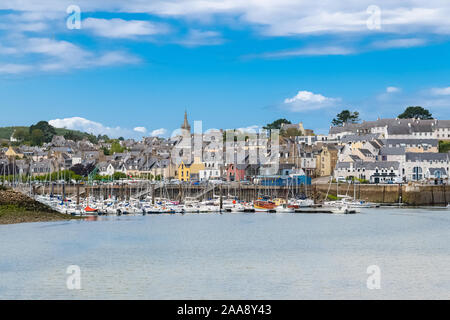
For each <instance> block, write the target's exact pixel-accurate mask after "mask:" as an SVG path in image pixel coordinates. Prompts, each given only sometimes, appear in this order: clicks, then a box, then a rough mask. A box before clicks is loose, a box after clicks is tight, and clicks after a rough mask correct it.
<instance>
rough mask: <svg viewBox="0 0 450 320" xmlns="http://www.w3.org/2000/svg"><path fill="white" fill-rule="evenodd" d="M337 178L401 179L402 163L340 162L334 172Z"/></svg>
mask: <svg viewBox="0 0 450 320" xmlns="http://www.w3.org/2000/svg"><path fill="white" fill-rule="evenodd" d="M334 177H335V178H336V179H342V178H344V179H346V180H347V179H350V178H358V179H362V180H368V181H370V183H389V182H398V181H401V179H402V175H401V170H400V165H399V163H398V162H396V161H371V162H364V161H359V162H354V163H353V162H340V163H338V164H336V169H335V172H334Z"/></svg>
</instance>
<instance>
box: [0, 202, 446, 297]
mask: <svg viewBox="0 0 450 320" xmlns="http://www.w3.org/2000/svg"><path fill="white" fill-rule="evenodd" d="M449 227H450V215H449V214H448V211H447V210H445V209H439V208H425V209H422V208H369V209H366V210H364V211H362V212H361V214H357V215H329V214H294V213H289V214H278V213H277V214H273V213H268V212H261V213H257V214H255V213H210V214H193V213H190V214H189V213H188V214H158V215H146V216H144V215H122V216H95V217H88V218H86V219H83V220H73V221H62V222H50V223H47V222H40V223H26V224H17V225H9V226H0V241H1V242H2V243H3V244H5V245H4V246H3V247H2V248H3V249H2V250H1V252H0V272H1V274H2V277H1V278H0V298H1V299H448V298H449V297H450V296H449V292H450V280H449V279H450V274H449V269H448V265H449V264H450V256H449V254H448V253H449V252H450V247H449V243H450V241H449V240H450V238H449V233H448V229H449ZM18 253H20V254H18ZM70 265H77V266H79V267H80V270H81V289H80V290H68V289H67V287H66V281H67V277H68V276H69V275H68V274H67V273H66V270H67V267H68V266H70ZM371 265H377V266H379V267H380V270H381V289H380V290H369V289H368V288H367V287H366V281H367V278H368V276H369V275H368V274H367V268H368V267H369V266H371Z"/></svg>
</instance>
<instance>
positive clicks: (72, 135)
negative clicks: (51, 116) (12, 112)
mask: <svg viewBox="0 0 450 320" xmlns="http://www.w3.org/2000/svg"><path fill="white" fill-rule="evenodd" d="M17 129H24V130H26V131H27V132H28V131H29V129H30V127H26V126H13V127H0V140H2V139H4V140H9V139H10V137H11V135H12V134H13V132H14V130H17ZM54 129H55V132H56V135H58V136H64V137H65V138H66V139H70V140H75V141H78V140H83V139H84V138H87V139H89V140H90V141H91V142H96V141H97V137H96V136H94V135H92V134H89V133H86V132H82V131H78V130H71V129H65V128H54Z"/></svg>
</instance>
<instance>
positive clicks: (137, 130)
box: [133, 127, 147, 133]
mask: <svg viewBox="0 0 450 320" xmlns="http://www.w3.org/2000/svg"><path fill="white" fill-rule="evenodd" d="M133 130H134V131H136V132H139V133H146V132H147V129H146V128H145V127H136V128H134V129H133Z"/></svg>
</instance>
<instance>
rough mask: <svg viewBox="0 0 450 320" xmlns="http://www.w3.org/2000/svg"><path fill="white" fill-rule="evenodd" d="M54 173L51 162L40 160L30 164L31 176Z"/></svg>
mask: <svg viewBox="0 0 450 320" xmlns="http://www.w3.org/2000/svg"><path fill="white" fill-rule="evenodd" d="M54 171H55V166H54V164H53V162H52V161H51V160H49V159H47V160H42V161H40V162H32V163H31V164H30V172H31V174H32V175H33V176H42V175H46V174H51V173H52V172H54Z"/></svg>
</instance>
